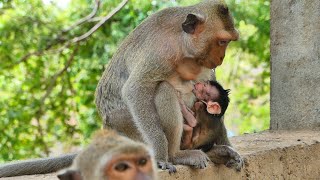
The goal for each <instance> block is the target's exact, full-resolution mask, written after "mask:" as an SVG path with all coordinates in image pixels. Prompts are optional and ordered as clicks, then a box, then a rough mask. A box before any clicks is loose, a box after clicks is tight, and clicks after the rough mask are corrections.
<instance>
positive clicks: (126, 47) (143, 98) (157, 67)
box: [0, 0, 238, 177]
mask: <svg viewBox="0 0 320 180" xmlns="http://www.w3.org/2000/svg"><path fill="white" fill-rule="evenodd" d="M225 7H226V6H225V5H224V4H222V3H221V1H220V0H211V1H204V2H202V3H199V4H197V5H194V6H188V7H174V8H167V9H164V10H162V11H159V12H158V13H155V14H154V15H151V16H150V17H148V18H147V19H145V20H144V21H143V22H142V23H141V24H140V25H139V26H138V27H137V28H136V29H135V30H134V31H133V32H132V33H130V34H129V35H128V37H127V38H126V39H125V40H124V41H123V42H122V44H121V45H120V47H119V48H118V51H117V52H116V53H115V54H114V56H113V58H112V59H111V61H110V63H109V64H108V67H107V69H106V70H105V72H104V73H103V75H102V78H101V80H100V82H99V84H98V87H97V90H96V105H97V108H98V111H99V114H100V115H101V117H102V119H103V121H104V127H111V128H113V129H115V130H117V131H118V132H119V133H121V134H123V135H126V136H127V137H130V138H132V139H135V140H141V141H143V142H145V143H148V144H150V145H151V146H152V148H153V149H154V151H155V156H156V159H157V161H158V162H159V164H160V165H161V166H162V168H164V169H166V168H169V169H170V168H171V169H172V165H171V163H174V164H185V165H192V166H195V167H199V168H203V167H204V166H205V165H206V163H207V156H206V155H205V154H204V153H203V152H202V151H200V150H184V151H180V149H179V148H178V147H179V144H180V139H179V137H181V132H182V130H181V126H180V125H181V124H182V123H183V121H182V115H181V112H180V110H179V108H178V106H177V105H178V101H177V97H176V95H175V94H174V91H173V87H170V86H169V85H168V84H166V83H163V84H164V85H163V87H160V86H161V85H160V84H161V82H164V81H165V80H166V79H168V78H169V77H170V76H171V75H173V74H174V73H175V68H176V65H177V64H179V63H181V62H183V61H184V60H186V59H189V60H190V59H191V60H194V61H195V63H197V64H198V65H199V66H202V65H203V66H210V68H212V66H213V65H216V66H218V65H220V64H221V63H222V60H223V57H224V52H225V48H226V47H219V46H217V44H218V42H217V39H214V37H213V36H214V35H215V33H216V31H218V30H224V31H225V32H226V33H227V36H226V37H228V39H227V40H228V41H230V40H236V39H237V38H238V33H237V31H236V30H235V29H234V26H233V21H232V17H231V15H230V13H229V12H228V11H226V8H225ZM221 8H222V10H223V11H222V12H227V14H219V13H221ZM189 14H193V16H197V17H198V19H201V20H203V21H202V25H203V27H204V30H203V31H202V32H201V33H199V34H198V35H197V41H196V42H195V41H194V38H193V36H191V35H190V34H188V33H185V32H183V29H182V23H184V21H185V20H186V17H187V16H188V15H189ZM210 49H211V50H214V51H211V52H209V51H210ZM212 52H215V53H217V55H216V57H214V58H213V57H210V55H212ZM218 55H219V57H218ZM211 59H215V61H219V60H220V62H218V63H217V64H212V62H211ZM201 74H204V75H205V76H206V77H210V70H208V69H206V68H203V70H201ZM199 78H200V75H199V76H198V77H197V78H195V79H199ZM207 79H208V78H207ZM207 79H204V80H207ZM160 89H164V90H160ZM160 97H161V98H163V99H161V100H160V101H159V102H158V103H157V104H156V103H155V99H157V98H158V99H160ZM168 105H170V106H172V109H165V108H164V107H166V106H168ZM158 111H163V113H162V116H166V118H162V119H167V120H166V121H167V122H162V121H161V119H160V114H159V112H158ZM168 117H171V118H168ZM170 122H171V123H170ZM172 127H174V128H172ZM172 137H177V138H175V139H174V138H172ZM168 139H170V141H174V142H172V143H173V144H170V147H169V144H168ZM68 157H69V158H65V159H63V160H60V159H59V160H58V159H56V161H55V162H53V163H62V164H63V163H66V164H70V163H71V160H72V159H73V158H74V156H68ZM28 166H29V165H28ZM32 167H34V168H33V170H32V169H31V170H30V171H28V172H24V174H26V173H27V174H34V173H46V172H49V171H55V170H52V169H50V168H47V166H45V165H44V164H43V162H39V161H37V162H35V164H34V165H32ZM2 168H3V169H6V166H3V167H2ZM23 168H24V167H23ZM23 168H22V169H23ZM0 169H1V168H0ZM34 169H37V171H35V170H34ZM0 172H1V171H0ZM2 172H3V171H2ZM10 173H11V174H12V173H13V170H8V169H6V172H5V174H6V175H10ZM15 175H23V173H20V174H17V173H15ZM0 177H4V173H3V174H0Z"/></svg>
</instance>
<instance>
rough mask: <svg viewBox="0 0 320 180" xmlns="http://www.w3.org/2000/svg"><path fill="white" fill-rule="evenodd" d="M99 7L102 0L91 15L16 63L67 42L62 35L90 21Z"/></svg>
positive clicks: (96, 3) (98, 1)
mask: <svg viewBox="0 0 320 180" xmlns="http://www.w3.org/2000/svg"><path fill="white" fill-rule="evenodd" d="M99 7H100V0H95V5H94V8H93V10H92V12H91V13H90V14H89V15H87V16H86V17H84V18H82V19H80V20H78V21H77V22H76V23H74V24H73V25H71V26H70V27H68V28H66V29H64V30H62V31H61V32H60V33H59V34H58V37H57V38H55V39H54V40H52V41H50V42H49V43H48V44H47V46H46V47H45V48H44V49H41V50H38V51H34V52H29V53H27V54H26V55H24V56H22V58H21V59H20V60H19V61H18V62H17V63H16V64H15V65H17V64H20V63H23V62H26V61H27V60H28V59H29V58H30V57H31V56H41V55H42V54H44V53H45V51H47V50H49V49H51V48H52V47H53V46H55V45H57V44H60V43H64V42H66V40H65V39H63V37H62V36H63V34H64V33H66V32H68V31H70V30H72V29H74V28H75V27H77V26H80V25H81V24H83V23H85V22H88V21H89V20H90V19H92V18H93V17H95V16H96V14H97V12H98V10H99ZM10 67H11V66H8V68H10Z"/></svg>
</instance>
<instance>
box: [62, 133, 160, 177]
mask: <svg viewBox="0 0 320 180" xmlns="http://www.w3.org/2000/svg"><path fill="white" fill-rule="evenodd" d="M156 173H157V169H156V165H155V160H154V155H153V152H152V150H151V149H150V148H149V147H147V146H146V145H145V144H143V143H140V142H136V141H133V140H131V139H129V138H127V137H124V136H120V135H118V134H117V133H116V132H114V131H111V130H100V131H98V132H97V133H96V134H95V137H94V139H93V141H92V143H91V144H90V145H89V146H88V147H87V148H86V149H84V150H83V151H82V152H81V153H80V154H78V155H77V156H76V158H75V159H74V161H73V163H72V165H71V167H69V168H68V169H65V170H63V171H61V172H60V173H59V174H58V178H59V179H60V180H155V179H157V177H156Z"/></svg>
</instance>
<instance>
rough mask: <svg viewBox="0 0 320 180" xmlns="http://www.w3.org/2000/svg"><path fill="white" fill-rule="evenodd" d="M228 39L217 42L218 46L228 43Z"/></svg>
mask: <svg viewBox="0 0 320 180" xmlns="http://www.w3.org/2000/svg"><path fill="white" fill-rule="evenodd" d="M229 42H230V41H229V40H221V41H219V42H218V44H219V46H225V45H228V44H229Z"/></svg>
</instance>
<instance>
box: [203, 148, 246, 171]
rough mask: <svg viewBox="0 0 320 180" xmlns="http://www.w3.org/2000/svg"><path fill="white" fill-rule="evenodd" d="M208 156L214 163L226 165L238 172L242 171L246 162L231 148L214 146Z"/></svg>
mask: <svg viewBox="0 0 320 180" xmlns="http://www.w3.org/2000/svg"><path fill="white" fill-rule="evenodd" d="M207 154H208V156H209V158H210V160H211V161H212V162H214V163H216V164H225V165H226V166H227V167H229V168H233V169H235V170H236V171H240V170H241V168H242V167H243V165H244V161H243V159H242V158H241V156H240V155H239V153H238V152H237V151H235V150H234V149H233V148H232V147H231V146H227V145H214V146H213V147H212V149H211V150H210V151H209V152H207Z"/></svg>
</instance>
